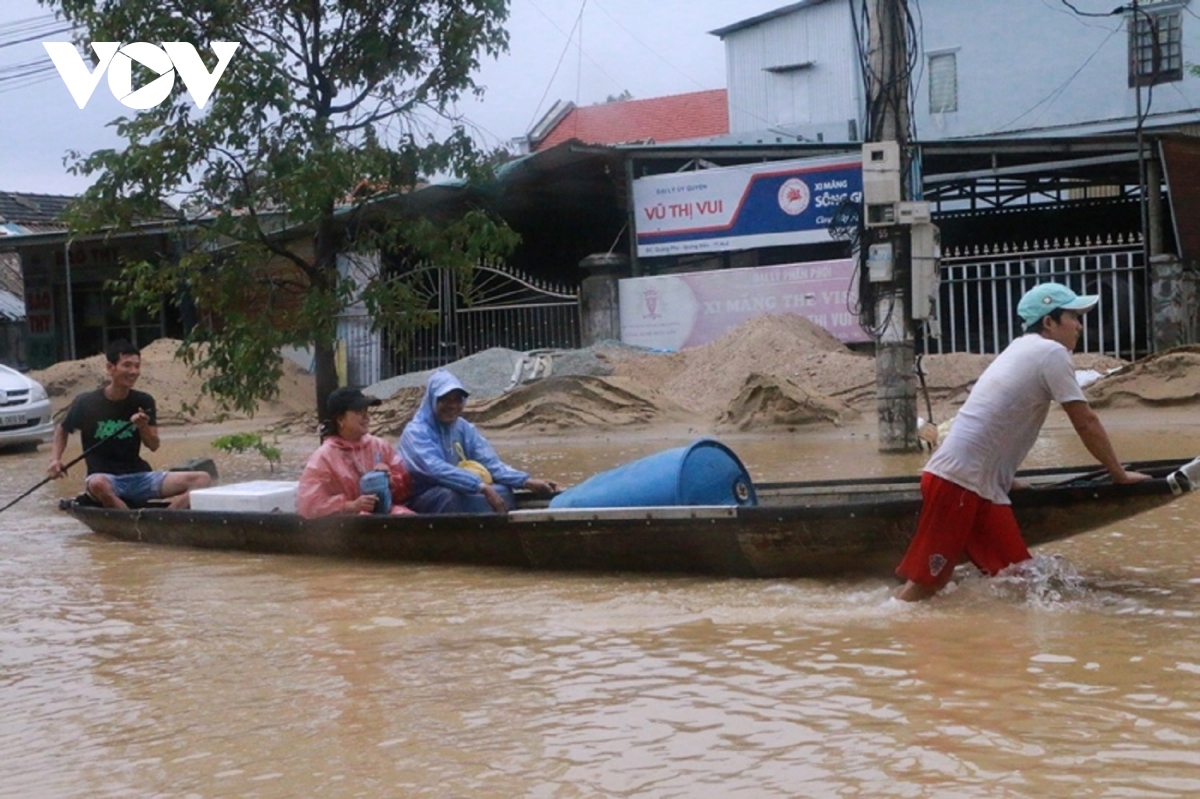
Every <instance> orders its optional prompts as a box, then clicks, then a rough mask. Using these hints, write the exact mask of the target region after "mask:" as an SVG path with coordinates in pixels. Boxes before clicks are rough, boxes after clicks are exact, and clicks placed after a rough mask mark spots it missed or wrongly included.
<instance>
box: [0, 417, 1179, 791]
mask: <svg viewBox="0 0 1200 799" xmlns="http://www.w3.org/2000/svg"><path fill="white" fill-rule="evenodd" d="M1101 415H1102V418H1104V419H1105V421H1106V423H1108V425H1109V429H1110V431H1111V432H1112V433H1113V438H1114V439H1115V441H1116V445H1117V448H1118V452H1119V453H1120V454H1121V455H1122V456H1123V457H1125V458H1127V459H1134V458H1157V457H1173V456H1193V455H1198V454H1200V427H1198V426H1197V425H1196V424H1195V423H1194V420H1193V415H1192V414H1190V413H1188V412H1184V411H1178V412H1174V413H1167V412H1155V413H1150V412H1146V411H1136V410H1113V411H1104V410H1102V411H1101ZM230 429H231V428H229V427H222V428H217V427H191V428H164V430H163V433H164V437H165V441H164V446H163V450H162V451H161V452H160V453H158V454H156V455H155V456H154V462H155V463H156V464H159V465H165V464H166V463H169V462H173V461H177V460H182V459H184V458H187V457H192V456H198V455H211V454H212V450H211V447H210V446H209V442H210V441H211V439H212V438H214V437H215V436H217V435H220V434H222V433H224V432H228V431H229V430H230ZM694 437H695V434H694V433H689V432H688V431H687V430H686V429H679V430H675V431H658V432H647V431H646V430H641V431H639V432H628V431H627V432H621V433H594V434H581V435H578V436H575V437H572V438H555V437H549V436H548V437H544V438H538V437H529V436H516V435H513V436H508V437H501V436H492V438H493V442H494V443H495V444H496V445H497V448H498V449H499V450H500V451H501V453H502V454H503V455H504V456H506V457H507V458H508V459H509V460H511V461H512V462H514V463H515V464H517V465H522V466H525V467H527V468H530V469H532V470H533V471H534V472H536V473H538V474H541V475H545V476H547V477H552V478H555V479H559V480H563V481H565V482H568V483H573V482H577V481H578V480H580V479H582V478H583V477H586V476H588V475H589V474H591V473H593V472H594V471H596V470H598V469H602V468H607V467H609V466H612V465H615V464H617V463H621V462H624V461H626V460H629V459H631V458H633V457H637V456H640V455H643V454H648V453H649V452H653V451H657V450H659V449H662V448H664V447H666V446H674V445H679V444H684V443H687V442H688V441H690V440H691V439H692V438H694ZM722 441H724V442H725V443H727V444H729V445H730V446H731V447H732V448H733V449H734V450H735V451H736V452H738V454H739V455H740V456H741V457H742V459H743V460H744V461H745V462H746V464H747V466H748V467H749V469H750V471H751V473H752V474H753V476H754V477H755V478H756V479H760V480H762V479H790V478H804V477H813V478H816V477H846V476H858V475H863V476H866V475H883V474H904V473H913V472H915V471H917V470H918V469H919V468H920V466H921V463H922V460H923V459H922V458H921V456H919V455H911V456H884V455H881V454H879V453H878V452H877V451H876V448H875V440H874V435H873V430H872V429H871V428H870V427H864V426H858V427H853V428H841V429H832V428H824V429H823V430H822V431H820V432H805V433H794V434H775V435H770V436H755V435H748V434H738V435H736V436H722ZM281 443H282V445H283V447H284V450H285V458H284V463H283V464H282V466H281V469H280V471H279V472H277V473H276V476H277V477H280V476H282V477H294V476H295V475H296V474H297V473H298V471H299V468H300V465H301V464H302V462H303V455H304V454H305V453H306V452H307V450H308V448H309V447H310V446H312V445H313V444H315V442H309V441H305V440H303V439H300V438H295V437H293V438H289V439H286V440H284V441H282V442H281ZM47 456H48V453H47V450H46V448H45V447H43V448H42V449H41V450H40V451H38V452H35V453H28V452H25V453H12V452H5V453H0V464H3V470H2V476H0V501H5V502H6V501H7V500H8V498H11V497H14V496H16V495H17V494H19V493H20V492H21V491H23V490H25V489H26V488H28V487H29V486H31V485H33V484H34V483H36V482H37V480H38V479H40V477H41V470H42V468H43V467H44V465H45V461H46V459H47ZM256 459H257V456H253V457H252V456H239V457H231V456H227V455H221V456H219V457H218V458H217V461H218V465H219V466H220V468H221V472H222V476H223V478H224V479H225V480H226V481H231V480H237V479H244V478H252V477H253V478H258V477H267V476H270V475H269V474H268V473H267V472H266V471H265V469H264V468H263V464H262V462H261V461H260V460H256ZM1087 462H1090V458H1088V457H1087V455H1086V453H1085V452H1083V450H1082V447H1081V445H1079V444H1078V442H1077V441H1076V440H1075V438H1074V435H1073V433H1071V431H1070V430H1069V426H1068V425H1067V423H1066V421H1065V418H1064V417H1063V416H1062V415H1061V413H1059V412H1055V414H1054V415H1052V416H1051V420H1050V424H1049V426H1048V428H1047V430H1046V432H1045V435H1044V436H1043V439H1042V440H1041V441H1040V442H1039V444H1038V446H1037V447H1036V448H1035V450H1034V452H1033V453H1032V455H1031V457H1030V462H1029V465H1031V466H1050V465H1057V464H1062V463H1087ZM80 475H81V473H73V474H72V476H71V477H69V478H68V479H67V480H66V481H65V482H63V483H56V484H51V485H48V486H45V487H43V488H41V489H39V490H38V491H36V492H34V493H33V494H32V495H31V496H29V497H28V498H26V499H25V500H22V502H20V503H19V504H17V505H16V506H14V507H13V508H10V509H9V510H8V511H6V512H4V513H3V514H2V515H0V707H3V708H4V714H3V722H2V723H0V760H2V761H3V763H4V768H3V769H0V796H13V797H18V796H19V797H56V798H61V797H89V798H91V797H143V796H171V797H229V796H238V797H281V798H282V797H297V796H322V797H384V796H395V797H401V796H403V797H420V796H428V797H505V798H506V799H507V798H508V797H516V796H525V797H596V796H605V797H608V796H613V797H633V796H637V797H701V796H703V797H708V796H744V797H809V796H811V797H827V796H908V797H919V796H930V795H939V796H955V797H988V799H992V798H994V797H1045V796H1068V795H1070V796H1097V797H1098V796H1145V797H1150V796H1153V797H1175V796H1178V797H1182V796H1194V795H1196V794H1197V793H1200V639H1198V636H1197V632H1196V631H1197V624H1198V619H1197V613H1198V609H1200V606H1198V604H1197V600H1198V599H1200V547H1198V546H1196V541H1197V540H1198V539H1200V500H1196V499H1195V498H1192V497H1189V498H1186V499H1185V500H1183V501H1181V502H1179V503H1176V504H1175V505H1172V506H1168V507H1167V508H1165V509H1163V510H1161V511H1158V512H1153V513H1147V514H1145V515H1143V516H1140V517H1137V518H1134V519H1132V520H1130V521H1128V522H1124V523H1122V524H1120V525H1117V526H1114V527H1111V528H1106V529H1102V530H1099V531H1096V532H1093V533H1090V534H1087V535H1083V536H1079V537H1077V538H1074V539H1072V540H1070V541H1067V542H1064V543H1060V544H1056V545H1053V546H1052V547H1046V548H1043V549H1041V550H1038V551H1037V552H1036V553H1035V555H1036V558H1035V568H1034V569H1033V570H1032V572H1031V574H1029V575H1028V576H1027V577H1025V578H1023V579H1015V578H1013V579H991V580H986V579H979V578H973V577H970V576H967V577H965V578H964V579H962V580H961V581H960V582H959V583H957V585H956V587H955V589H954V590H952V591H949V592H948V593H946V594H945V595H942V596H939V597H938V598H936V599H935V600H933V601H931V602H929V603H926V604H923V605H919V606H909V605H903V604H901V603H897V602H894V601H891V600H889V597H890V594H891V592H892V591H893V590H894V588H895V585H894V584H893V583H891V582H889V581H887V580H877V579H855V580H826V581H813V580H737V579H713V578H698V577H666V576H647V575H626V574H606V575H581V574H550V573H532V572H520V571H508V570H496V569H483V568H466V567H453V566H424V565H402V564H397V565H380V564H361V563H355V562H345V561H328V560H319V559H309V558H299V557H284V556H259V555H252V554H246V553H236V552H234V553H220V552H197V551H189V550H180V549H168V548H156V547H151V546H144V545H136V544H127V543H119V542H113V541H109V540H105V539H103V538H100V537H98V536H95V535H92V534H90V533H88V532H87V531H86V530H85V529H84V528H83V527H82V526H81V525H80V524H78V523H77V522H75V521H74V520H72V519H70V518H69V517H66V516H64V515H62V514H60V513H59V512H58V511H57V510H56V509H55V504H56V501H57V499H58V497H59V496H66V495H68V494H72V493H74V492H75V491H76V490H78V487H79V480H80V479H81V478H80Z"/></svg>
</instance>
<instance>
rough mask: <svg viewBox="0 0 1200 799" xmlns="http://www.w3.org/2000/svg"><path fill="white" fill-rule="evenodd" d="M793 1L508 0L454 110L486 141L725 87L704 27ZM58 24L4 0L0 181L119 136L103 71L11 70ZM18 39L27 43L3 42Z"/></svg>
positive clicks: (22, 0)
mask: <svg viewBox="0 0 1200 799" xmlns="http://www.w3.org/2000/svg"><path fill="white" fill-rule="evenodd" d="M789 2H790V0H736V1H735V2H731V0H578V1H575V0H572V2H566V0H512V5H511V12H510V16H509V21H508V30H509V35H510V42H509V53H508V55H506V56H503V57H501V58H500V59H498V60H495V61H490V60H489V61H488V62H486V63H485V64H484V66H483V69H482V71H481V74H480V76H479V82H480V83H481V84H482V85H484V86H486V88H487V95H486V96H485V99H484V100H483V101H482V102H480V103H471V104H469V105H465V106H463V107H462V108H461V110H462V112H463V113H465V115H466V116H467V118H468V119H469V120H470V122H471V123H472V124H473V125H474V127H475V129H476V133H477V136H478V138H479V140H480V143H481V144H483V145H485V146H488V147H492V146H497V145H499V144H503V143H504V142H506V141H508V140H510V139H512V138H514V137H517V136H521V135H523V134H524V133H526V132H527V131H528V129H529V128H530V127H531V125H532V124H533V123H534V122H536V121H537V120H538V119H540V118H541V116H542V115H543V114H544V113H545V112H546V111H547V110H548V109H549V108H550V107H551V106H552V105H553V104H554V102H555V101H556V100H571V101H574V102H576V103H578V104H579V105H590V104H592V103H597V102H602V101H603V100H604V99H605V98H606V97H607V96H609V95H617V94H620V93H621V92H622V91H629V92H630V93H631V94H632V95H633V97H635V98H638V99H644V98H649V97H658V96H661V95H666V94H679V93H683V92H691V91H699V90H701V89H715V88H721V87H723V86H724V85H725V62H724V47H723V44H722V43H721V41H720V39H718V38H717V37H715V36H711V35H709V33H708V32H709V31H711V30H713V29H715V28H719V27H723V26H725V25H728V24H730V23H732V22H737V21H739V20H742V19H746V18H747V17H752V16H755V15H757V14H761V13H763V12H765V11H769V10H771V9H773V8H778V7H780V6H783V5H788V4H789ZM581 11H582V15H581ZM577 21H578V22H579V24H577ZM38 23H40V24H38ZM54 27H55V26H54V20H53V16H52V15H51V14H50V12H48V11H47V10H46V9H44V8H43V7H42V6H40V5H38V3H37V2H36V0H0V190H4V191H17V192H31V193H42V194H76V193H78V192H80V191H82V190H83V189H85V188H87V186H88V185H89V184H90V179H89V178H86V177H82V176H74V175H70V174H68V173H67V171H66V169H65V167H64V166H63V156H64V155H65V154H66V152H67V151H68V150H72V149H74V150H80V151H83V152H91V151H93V150H97V149H103V148H109V147H119V146H120V141H119V139H117V138H116V136H115V135H114V134H113V133H112V131H111V130H110V129H109V128H108V127H107V126H106V123H107V122H109V121H110V120H112V119H114V118H115V117H117V116H120V115H121V114H122V113H126V112H128V109H126V108H125V107H124V106H122V105H121V104H119V103H118V102H117V101H116V100H115V99H113V97H112V95H111V93H110V92H109V91H108V89H107V82H106V81H101V83H100V85H99V86H98V87H97V89H96V91H95V93H94V94H93V95H92V98H91V100H90V101H89V102H88V104H87V107H86V108H85V109H83V110H80V109H79V108H78V107H77V106H76V105H75V102H74V101H73V100H72V99H71V95H70V93H69V92H68V91H67V88H66V86H65V85H64V84H63V82H62V79H61V78H60V77H59V76H58V73H57V72H51V73H49V74H48V75H43V76H41V77H40V78H36V77H35V78H34V79H29V78H20V77H18V76H19V74H20V72H22V71H24V70H23V68H22V65H25V64H29V63H31V62H35V61H43V62H44V63H48V59H47V57H46V52H45V50H44V49H43V48H42V46H41V44H40V42H41V41H66V40H67V39H68V36H67V35H66V34H65V33H59V34H58V35H50V33H51V31H52V29H53V28H54ZM26 34H27V35H26ZM23 38H29V39H31V41H29V42H27V43H23V44H11V42H13V40H14V39H23ZM197 44H199V43H197ZM232 65H234V66H235V65H236V55H235V56H234V61H233V62H232ZM231 68H232V66H231Z"/></svg>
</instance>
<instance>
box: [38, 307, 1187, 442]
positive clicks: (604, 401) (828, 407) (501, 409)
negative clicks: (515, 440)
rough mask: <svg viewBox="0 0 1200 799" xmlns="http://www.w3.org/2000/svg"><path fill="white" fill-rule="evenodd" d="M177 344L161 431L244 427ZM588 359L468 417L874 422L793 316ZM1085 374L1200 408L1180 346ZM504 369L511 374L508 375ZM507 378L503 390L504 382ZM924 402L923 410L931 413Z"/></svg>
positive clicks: (408, 405) (868, 369) (851, 381)
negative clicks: (225, 424) (207, 390)
mask: <svg viewBox="0 0 1200 799" xmlns="http://www.w3.org/2000/svg"><path fill="white" fill-rule="evenodd" d="M178 346H179V342H178V341H174V340H169V339H162V340H159V341H156V342H154V343H153V344H151V345H150V346H148V347H146V348H145V349H144V350H142V376H141V378H140V380H139V381H138V388H140V389H142V390H144V391H148V392H149V393H150V394H152V395H154V397H155V399H156V400H157V402H158V416H159V423H160V424H183V423H190V422H214V421H221V420H223V419H226V418H242V417H239V416H238V415H236V414H223V413H221V411H220V410H219V409H218V407H217V404H216V403H215V402H214V401H213V400H212V399H210V398H208V397H201V396H200V385H201V383H202V379H201V377H200V376H198V375H196V374H193V373H192V372H191V370H190V369H189V367H187V366H186V365H185V364H184V363H183V362H182V361H180V360H177V359H176V357H175V351H176V349H177V348H178ZM581 353H586V354H590V355H589V357H592V356H594V359H595V360H596V363H595V364H589V366H588V368H589V369H598V370H599V371H601V372H607V371H611V372H612V374H611V376H605V375H603V374H569V375H567V374H557V375H554V376H552V377H548V378H544V379H539V380H535V381H533V382H530V383H527V384H524V385H521V386H519V387H517V388H516V389H514V390H513V391H510V392H508V393H505V394H502V395H500V396H498V397H494V398H491V399H487V400H483V399H482V398H480V397H478V396H473V398H472V400H471V401H469V402H468V404H467V409H466V414H465V415H466V417H467V418H468V419H470V420H472V421H474V422H475V423H476V424H478V425H479V426H480V427H483V428H486V429H493V430H506V431H519V430H537V431H569V430H573V429H587V428H605V427H628V426H636V425H648V424H663V423H675V422H679V423H684V424H689V425H694V426H696V427H698V428H708V429H733V430H760V429H769V428H772V427H783V428H794V427H797V426H802V425H810V424H825V425H841V424H844V423H847V422H851V421H855V420H857V419H860V418H863V417H866V416H869V415H870V414H873V413H874V412H875V406H876V387H875V360H874V359H873V358H871V357H870V356H868V355H863V354H861V353H856V352H853V351H851V350H849V349H848V348H846V347H845V346H844V345H843V344H842V343H841V342H839V341H838V340H837V339H835V338H834V337H833V336H831V335H830V334H829V333H828V332H826V331H825V330H824V329H822V328H820V327H818V326H816V325H814V324H813V323H811V322H809V321H808V320H807V319H805V318H803V317H801V316H797V315H795V314H781V315H769V316H761V317H757V318H755V319H752V320H750V321H747V322H745V323H744V324H742V325H739V326H738V327H736V328H734V329H733V330H730V331H729V332H728V333H726V334H725V335H724V336H722V337H721V338H719V339H717V340H716V341H713V342H712V343H710V344H708V345H706V346H703V347H696V348H694V349H689V350H683V351H681V352H675V353H654V352H649V351H646V350H639V349H635V348H630V347H620V346H602V347H597V348H595V349H594V350H580V351H576V352H575V353H566V354H565V355H567V356H578V355H580V354H581ZM994 357H995V356H992V355H972V354H967V353H954V354H949V355H929V356H923V357H921V358H920V359H919V361H918V368H919V372H920V375H921V376H922V377H923V386H922V385H921V383H920V382H918V386H917V392H918V393H917V404H918V413H920V414H921V415H922V416H926V415H929V412H930V409H932V418H933V420H934V421H935V422H937V421H942V420H944V419H948V418H950V417H952V416H953V415H954V414H955V413H956V412H957V410H958V407H959V406H960V405H961V404H962V403H963V401H964V400H965V399H966V397H967V394H968V392H969V391H970V389H971V386H973V385H974V383H975V381H976V380H977V379H978V378H979V375H980V374H981V373H982V372H983V370H984V369H985V368H987V366H988V364H990V363H991V362H992V360H993V359H994ZM1074 362H1075V367H1076V368H1077V369H1090V370H1094V371H1096V372H1099V373H1100V374H1106V373H1111V374H1108V376H1106V377H1104V378H1102V379H1101V380H1099V381H1097V382H1096V383H1094V384H1093V385H1092V386H1091V387H1089V388H1088V390H1087V393H1088V395H1089V397H1090V399H1091V401H1092V402H1093V403H1094V404H1095V405H1097V406H1105V405H1118V406H1119V405H1151V406H1154V405H1177V404H1184V403H1193V402H1196V401H1198V400H1200V347H1183V348H1179V349H1175V350H1171V351H1169V352H1164V353H1160V354H1157V355H1154V356H1152V357H1149V358H1146V359H1144V360H1142V361H1138V362H1136V363H1133V364H1127V363H1125V362H1124V361H1121V360H1118V359H1116V358H1111V357H1108V356H1102V355H1076V356H1074ZM284 367H285V369H284V377H283V380H282V382H281V383H280V391H279V398H278V400H276V401H275V402H272V403H266V404H264V405H262V406H261V407H260V409H259V412H258V415H259V416H260V417H266V418H267V419H274V420H278V421H277V422H276V423H275V424H274V425H272V427H271V429H274V430H275V431H295V432H305V431H313V432H315V430H316V413H315V412H314V408H315V405H316V402H315V387H314V379H313V376H312V375H310V374H308V373H306V372H305V371H304V370H302V369H301V368H300V367H298V366H296V365H294V364H293V363H291V362H290V361H286V362H285V364H284ZM506 368H507V367H506ZM30 375H31V376H32V377H34V378H35V379H37V380H39V381H40V382H41V383H42V384H43V385H44V386H45V387H46V390H47V391H48V392H49V393H50V395H51V397H52V401H53V403H54V407H55V411H56V414H61V413H62V412H63V411H64V410H65V408H66V406H67V405H68V404H69V403H70V401H71V400H72V399H73V398H74V397H75V396H76V395H77V394H79V393H81V392H83V391H87V390H90V389H93V388H96V387H98V386H100V385H102V383H103V381H104V376H105V370H104V360H103V356H100V355H96V356H93V357H91V358H86V359H84V360H81V361H68V362H64V363H59V364H55V365H54V366H52V367H50V368H49V369H44V370H41V371H37V372H31V373H30ZM500 377H503V378H505V380H507V375H502V376H500ZM423 396H424V388H423V387H416V386H411V387H406V388H403V389H401V390H399V391H397V392H396V393H395V394H394V395H393V396H391V397H390V398H389V399H387V400H385V402H384V404H383V405H382V406H380V407H379V408H377V409H375V413H374V414H373V431H374V432H375V433H376V434H378V435H381V436H385V437H388V438H394V437H396V436H398V435H399V434H400V431H401V430H402V429H403V427H404V425H405V424H406V423H407V422H408V420H409V419H410V418H411V417H412V415H413V413H414V412H415V411H416V409H417V407H418V406H419V404H420V402H421V399H422V397H423ZM926 396H928V403H927V401H926Z"/></svg>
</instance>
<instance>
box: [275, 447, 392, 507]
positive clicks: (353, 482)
mask: <svg viewBox="0 0 1200 799" xmlns="http://www.w3.org/2000/svg"><path fill="white" fill-rule="evenodd" d="M380 464H386V465H387V467H388V471H389V472H390V473H391V480H390V481H389V484H390V486H391V489H392V502H393V505H392V513H412V511H410V510H409V509H408V508H406V507H405V506H404V505H402V504H400V503H402V502H404V501H405V500H407V499H408V498H409V497H410V496H412V478H411V477H410V476H409V474H408V469H406V468H405V467H404V461H403V460H401V458H400V454H399V453H398V452H396V450H395V449H394V448H393V447H392V445H391V444H389V443H388V442H387V441H385V440H384V439H382V438H379V437H378V436H372V435H365V436H363V437H362V438H361V439H359V440H358V441H348V440H346V439H344V438H341V437H339V436H330V437H329V438H327V439H325V442H324V443H323V444H321V446H320V447H318V448H317V451H316V452H314V453H313V454H312V455H310V456H309V458H308V463H306V464H304V471H303V473H301V475H300V487H299V489H298V490H297V493H296V510H297V512H298V513H299V514H300V515H301V516H304V517H306V518H309V519H312V518H316V517H317V516H329V515H332V514H334V513H346V512H347V511H346V505H347V504H349V503H351V502H353V501H354V500H356V499H358V498H359V497H360V496H361V495H362V492H361V491H359V489H358V481H359V478H361V477H362V476H363V475H364V474H366V473H367V472H369V471H371V470H372V469H374V468H376V467H377V466H378V465H380Z"/></svg>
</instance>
